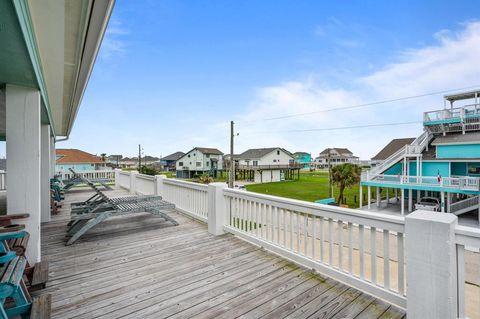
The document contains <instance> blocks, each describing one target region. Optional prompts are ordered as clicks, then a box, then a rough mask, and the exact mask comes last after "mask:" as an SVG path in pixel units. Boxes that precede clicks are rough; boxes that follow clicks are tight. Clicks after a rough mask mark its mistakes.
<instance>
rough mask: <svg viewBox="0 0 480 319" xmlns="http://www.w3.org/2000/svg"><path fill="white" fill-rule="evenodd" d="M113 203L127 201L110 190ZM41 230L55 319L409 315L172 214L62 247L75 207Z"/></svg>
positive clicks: (107, 227) (121, 220)
mask: <svg viewBox="0 0 480 319" xmlns="http://www.w3.org/2000/svg"><path fill="white" fill-rule="evenodd" d="M108 194H109V196H116V195H121V194H125V193H124V192H121V191H116V190H115V191H110V192H109V193H108ZM89 195H91V192H89V191H86V190H83V191H78V190H74V191H72V192H70V193H69V194H67V198H66V200H65V201H64V205H63V208H62V210H61V212H60V214H59V215H57V216H55V217H54V220H53V221H52V222H50V223H47V224H44V225H42V254H43V257H42V258H44V259H46V260H49V262H50V271H51V273H50V281H49V283H48V286H47V288H46V289H44V290H43V291H42V292H41V293H51V294H52V300H53V304H52V313H53V317H54V318H119V317H122V318H123V317H127V318H168V317H172V318H236V317H242V318H260V317H262V318H285V317H289V318H403V317H405V313H404V311H403V310H401V309H398V308H396V307H393V306H391V305H389V304H387V303H385V302H384V301H381V300H379V299H376V298H374V297H372V296H369V295H367V294H364V293H362V292H359V291H358V290H355V289H353V288H350V287H348V286H346V285H344V284H341V283H339V282H337V281H334V280H332V279H329V278H325V277H322V276H320V275H318V274H314V273H312V272H311V271H309V270H307V269H305V268H302V267H299V266H298V265H295V264H293V263H291V262H289V261H286V260H284V259H282V258H280V257H277V256H275V255H272V254H270V253H268V252H266V251H265V250H263V249H261V248H259V247H257V246H254V245H251V244H249V243H247V242H244V241H242V240H240V239H238V238H236V237H234V236H233V235H223V236H218V237H215V236H213V235H210V234H209V233H208V232H207V228H206V225H203V224H201V223H198V222H196V221H194V220H192V219H190V218H188V217H186V216H184V215H182V214H180V213H173V214H172V217H174V218H175V219H176V220H177V221H178V222H179V223H180V225H179V226H177V227H174V226H171V224H170V223H168V222H165V221H164V220H163V219H160V218H156V217H153V216H151V215H150V214H140V215H134V216H123V217H118V218H111V219H109V220H107V221H106V222H104V223H102V224H100V225H98V226H97V227H96V228H94V229H92V230H91V231H90V232H89V233H88V234H87V235H86V236H84V237H83V238H82V239H81V240H79V241H78V242H77V243H76V244H74V245H73V246H65V241H66V239H65V233H66V223H67V221H68V219H69V206H70V204H69V203H70V202H72V201H79V200H84V199H86V198H87V197H88V196H89Z"/></svg>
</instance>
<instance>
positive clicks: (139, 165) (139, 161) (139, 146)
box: [138, 144, 142, 171]
mask: <svg viewBox="0 0 480 319" xmlns="http://www.w3.org/2000/svg"><path fill="white" fill-rule="evenodd" d="M141 169H142V146H141V145H140V144H138V170H139V171H140V170H141Z"/></svg>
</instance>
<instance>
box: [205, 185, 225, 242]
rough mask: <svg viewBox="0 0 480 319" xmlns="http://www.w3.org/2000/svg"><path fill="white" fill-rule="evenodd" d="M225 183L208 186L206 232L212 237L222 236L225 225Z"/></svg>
mask: <svg viewBox="0 0 480 319" xmlns="http://www.w3.org/2000/svg"><path fill="white" fill-rule="evenodd" d="M226 187H227V184H225V183H210V184H208V232H209V233H210V234H213V235H216V236H217V235H222V234H223V233H224V231H223V226H224V225H226V221H227V216H226V211H225V197H224V195H223V190H224V189H225V188H226Z"/></svg>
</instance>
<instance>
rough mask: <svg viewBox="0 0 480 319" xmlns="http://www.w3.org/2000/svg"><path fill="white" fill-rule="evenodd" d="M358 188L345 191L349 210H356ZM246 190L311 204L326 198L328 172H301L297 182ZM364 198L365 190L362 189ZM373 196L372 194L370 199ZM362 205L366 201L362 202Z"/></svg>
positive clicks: (249, 187)
mask: <svg viewBox="0 0 480 319" xmlns="http://www.w3.org/2000/svg"><path fill="white" fill-rule="evenodd" d="M358 187H359V186H355V187H352V188H347V189H345V192H344V196H345V197H346V200H347V205H348V206H349V207H351V208H357V207H358V206H359V203H358V195H359V189H358ZM247 190H248V191H251V192H256V193H262V194H268V195H274V196H281V197H287V198H293V199H300V200H305V201H308V202H313V201H315V200H317V199H322V198H328V172H302V173H300V180H298V181H284V182H276V183H265V184H252V185H247ZM333 193H334V196H335V198H337V197H338V188H337V187H334V190H333ZM363 193H364V194H365V195H364V196H366V194H367V188H366V187H364V188H363ZM374 196H375V195H374V194H373V193H372V198H373V197H374ZM365 198H366V197H365ZM363 203H364V205H365V204H366V200H364V201H363Z"/></svg>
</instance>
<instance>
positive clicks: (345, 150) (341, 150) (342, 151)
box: [320, 147, 353, 156]
mask: <svg viewBox="0 0 480 319" xmlns="http://www.w3.org/2000/svg"><path fill="white" fill-rule="evenodd" d="M328 150H330V154H331V151H332V150H333V151H335V152H337V153H338V154H340V155H344V156H345V154H348V155H350V154H353V153H352V152H351V151H350V150H349V149H348V148H339V147H331V148H326V149H324V150H323V151H321V152H320V155H328Z"/></svg>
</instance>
